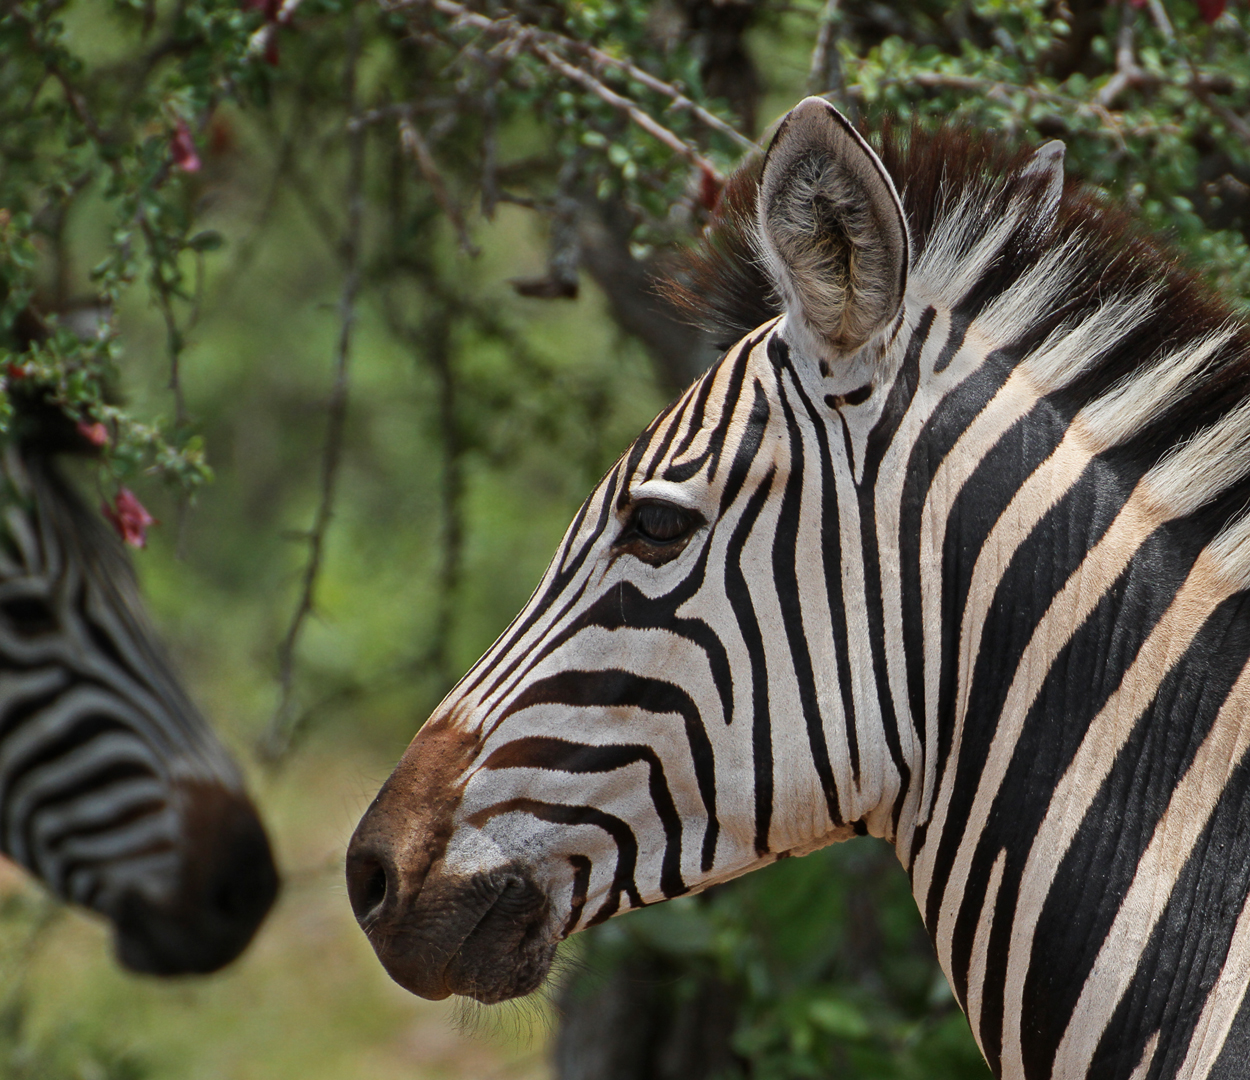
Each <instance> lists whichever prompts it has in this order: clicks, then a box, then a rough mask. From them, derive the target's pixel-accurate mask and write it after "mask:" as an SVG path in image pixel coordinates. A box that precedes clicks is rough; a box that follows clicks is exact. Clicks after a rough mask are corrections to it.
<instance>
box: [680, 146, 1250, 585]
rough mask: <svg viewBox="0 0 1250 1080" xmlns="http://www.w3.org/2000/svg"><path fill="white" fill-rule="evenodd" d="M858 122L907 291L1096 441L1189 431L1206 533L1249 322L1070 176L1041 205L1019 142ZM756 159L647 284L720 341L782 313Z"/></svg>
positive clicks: (1151, 445) (1244, 488)
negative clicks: (904, 258) (885, 182)
mask: <svg viewBox="0 0 1250 1080" xmlns="http://www.w3.org/2000/svg"><path fill="white" fill-rule="evenodd" d="M864 134H865V137H866V138H867V139H868V140H869V142H870V143H871V144H872V145H873V147H874V149H875V150H876V151H877V153H878V154H879V156H880V157H881V160H882V162H883V163H884V165H885V167H886V169H887V171H888V172H889V174H890V175H891V177H892V178H893V179H894V182H895V185H896V187H897V188H898V190H899V193H900V196H901V198H902V202H903V208H904V212H905V214H906V217H907V223H908V229H909V232H910V239H911V257H912V267H913V270H912V273H911V275H910V280H909V284H908V293H909V294H910V295H913V296H918V297H920V298H922V299H924V298H931V299H932V301H933V302H934V303H937V304H944V305H948V306H949V307H950V309H951V316H952V319H953V320H957V321H963V322H964V324H965V325H967V323H968V322H971V321H972V320H974V319H976V320H978V324H977V325H978V327H979V328H982V329H985V330H987V331H988V333H987V335H986V336H987V341H988V342H989V345H990V347H991V348H992V349H994V351H995V352H996V354H997V355H998V356H999V357H1000V358H1004V359H1006V360H1007V362H1009V363H1011V364H1013V365H1017V366H1018V365H1021V364H1023V365H1025V366H1026V370H1027V371H1028V373H1029V374H1030V375H1031V376H1035V382H1036V384H1037V386H1038V387H1039V389H1040V390H1041V391H1042V392H1043V393H1045V394H1046V395H1047V396H1048V398H1049V400H1050V401H1051V402H1052V403H1053V404H1054V405H1055V406H1056V407H1057V408H1059V409H1060V410H1061V411H1062V412H1064V413H1066V414H1067V415H1068V416H1069V417H1070V418H1071V417H1074V416H1076V415H1077V414H1078V413H1082V412H1083V411H1084V418H1086V419H1090V420H1097V421H1098V422H1099V423H1101V424H1102V425H1104V426H1105V427H1108V429H1109V430H1112V431H1113V433H1114V438H1111V439H1110V441H1108V442H1107V443H1106V448H1107V449H1108V450H1110V451H1112V453H1114V454H1126V455H1129V456H1130V458H1131V460H1132V461H1134V462H1135V463H1137V464H1138V465H1144V466H1146V467H1150V466H1152V465H1155V464H1157V463H1159V462H1160V461H1162V459H1164V458H1165V457H1168V456H1169V455H1171V457H1179V451H1180V450H1181V449H1183V448H1185V447H1186V446H1189V445H1190V444H1197V443H1199V442H1201V443H1203V445H1204V452H1205V454H1206V461H1205V462H1204V463H1202V466H1203V467H1205V468H1207V469H1210V468H1212V467H1216V466H1218V469H1219V471H1220V472H1221V473H1222V477H1223V481H1222V483H1221V484H1220V486H1219V487H1218V488H1217V489H1215V490H1214V491H1212V492H1211V498H1210V499H1209V500H1208V501H1207V502H1206V503H1205V504H1204V505H1203V508H1202V509H1201V514H1203V515H1207V516H1208V518H1209V519H1210V520H1209V521H1208V523H1207V528H1206V529H1204V530H1203V531H1206V532H1207V533H1208V535H1212V534H1213V532H1214V531H1218V530H1219V529H1220V528H1221V527H1223V526H1224V525H1226V524H1227V523H1228V522H1229V521H1230V520H1231V519H1232V518H1233V517H1234V516H1236V515H1238V514H1239V513H1240V512H1241V510H1243V509H1244V508H1245V506H1246V505H1247V504H1248V503H1250V483H1248V482H1247V480H1246V477H1247V475H1248V474H1250V446H1247V445H1246V444H1247V442H1250V330H1248V328H1247V325H1246V323H1245V320H1244V319H1242V318H1240V317H1238V316H1237V315H1235V314H1234V312H1233V310H1232V308H1231V307H1230V306H1229V305H1228V303H1227V302H1225V301H1224V300H1223V299H1222V298H1221V297H1219V296H1218V294H1217V293H1216V292H1215V290H1214V289H1212V288H1211V287H1210V286H1208V285H1207V284H1206V283H1204V282H1203V281H1202V280H1201V279H1199V278H1198V277H1197V276H1196V275H1195V274H1194V273H1193V272H1191V271H1189V270H1188V269H1186V268H1185V267H1183V266H1182V264H1181V262H1180V260H1179V258H1178V257H1177V255H1176V253H1175V252H1174V251H1173V250H1171V249H1169V248H1168V247H1167V246H1166V245H1165V244H1164V243H1163V242H1161V241H1160V240H1159V239H1158V238H1156V237H1154V236H1151V235H1150V234H1148V233H1147V231H1146V230H1145V229H1144V228H1143V227H1142V226H1141V225H1140V224H1139V223H1138V222H1136V221H1135V220H1133V219H1132V218H1131V217H1130V215H1129V214H1128V213H1126V212H1125V211H1124V210H1122V209H1120V208H1118V207H1116V206H1114V205H1112V204H1111V203H1109V202H1108V201H1107V199H1106V198H1105V197H1103V196H1101V195H1100V194H1098V193H1096V192H1093V191H1091V190H1090V189H1088V188H1086V187H1084V186H1083V185H1082V184H1080V183H1078V182H1076V181H1074V180H1072V179H1069V180H1067V181H1066V182H1065V184H1064V187H1063V191H1062V194H1061V196H1060V198H1059V201H1058V205H1057V207H1056V206H1055V205H1054V202H1053V199H1054V192H1053V190H1051V189H1049V187H1048V184H1047V182H1046V181H1045V178H1044V177H1042V176H1041V175H1039V173H1038V172H1037V170H1031V169H1030V168H1029V163H1030V161H1031V160H1032V153H1031V151H1030V150H1029V149H1027V148H1025V149H1018V148H1015V147H1013V146H1011V145H1010V144H1009V143H1008V142H1006V141H1005V140H1003V139H1001V138H999V137H995V136H992V135H985V134H981V133H977V132H974V131H970V130H969V129H967V128H965V127H959V126H955V125H946V126H943V127H940V128H938V129H937V130H934V131H925V130H923V129H921V128H919V127H916V126H912V127H909V128H902V127H901V126H898V125H894V124H889V123H887V124H886V125H884V127H883V128H882V130H880V131H878V132H868V131H865V132H864ZM760 170H761V159H760V158H759V157H758V156H755V157H753V158H751V159H749V160H748V161H747V162H745V163H744V164H743V165H742V166H741V167H740V168H739V169H738V170H737V171H736V172H735V173H734V175H733V176H732V177H731V178H730V180H729V181H728V183H727V185H726V187H725V189H724V192H723V194H722V197H721V202H720V204H719V206H718V209H717V212H716V214H715V216H714V218H713V220H712V222H711V224H710V225H709V226H708V228H707V229H706V230H705V233H704V235H703V237H702V239H701V241H700V243H699V244H698V245H697V246H696V247H695V248H693V249H691V250H690V251H687V252H685V253H683V254H682V255H680V256H678V257H677V258H676V259H675V260H674V262H673V263H672V264H671V266H670V272H669V274H668V277H667V280H666V281H665V282H663V283H662V284H661V286H660V290H661V292H662V293H663V294H664V295H665V296H666V297H667V299H668V300H669V301H670V302H672V303H673V304H674V305H675V306H676V307H677V309H678V310H679V311H680V312H681V313H682V314H683V315H684V316H685V317H686V318H688V319H689V320H690V321H692V322H694V323H696V324H697V325H700V326H702V327H703V328H704V329H705V330H707V331H708V332H709V333H711V334H712V335H713V336H714V338H715V339H716V340H717V341H718V342H719V343H723V344H724V345H725V346H728V344H730V343H732V342H733V341H736V340H738V339H739V338H740V337H741V336H743V335H744V334H746V333H747V332H749V331H750V330H752V329H754V328H755V327H757V326H759V325H760V324H761V323H763V322H765V321H767V320H768V319H769V318H772V317H773V316H775V315H777V314H780V312H781V310H782V306H781V300H780V297H779V296H778V295H777V294H776V292H775V290H774V288H773V286H772V283H771V281H770V279H769V278H768V276H767V275H766V273H765V271H764V267H763V264H762V262H761V260H760V259H759V257H758V255H757V254H756V251H757V247H756V240H755V230H756V215H755V208H756V198H757V194H758V190H759V183H760ZM1116 425H1119V426H1118V427H1117V426H1116ZM1198 450H1199V448H1198V447H1197V446H1196V445H1193V446H1191V453H1190V455H1189V457H1190V459H1193V458H1195V457H1196V456H1197V454H1198ZM1190 466H1191V467H1197V466H1196V465H1195V463H1194V462H1193V461H1192V460H1191V461H1190ZM1178 476H1182V479H1181V480H1180V481H1179V483H1180V484H1181V485H1183V484H1184V483H1186V482H1188V480H1189V479H1190V478H1191V473H1190V472H1186V471H1185V470H1184V469H1179V466H1178ZM1178 490H1179V489H1178ZM1194 512H1195V513H1197V512H1198V510H1197V509H1195V511H1194ZM1211 515H1214V516H1213V517H1212V516H1211ZM1243 531H1246V533H1247V547H1246V548H1245V549H1244V552H1243V555H1244V560H1243V559H1242V558H1241V557H1239V559H1238V561H1239V562H1240V561H1244V562H1245V564H1246V566H1247V567H1250V527H1248V528H1247V529H1245V530H1243ZM1248 573H1250V571H1248Z"/></svg>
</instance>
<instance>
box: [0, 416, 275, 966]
mask: <svg viewBox="0 0 1250 1080" xmlns="http://www.w3.org/2000/svg"><path fill="white" fill-rule="evenodd" d="M16 432H17V434H16V437H15V438H14V439H12V440H11V441H10V442H9V443H8V444H7V445H6V446H5V447H4V448H3V451H2V456H0V851H3V852H4V854H5V855H7V856H9V857H10V858H12V859H13V860H14V861H16V862H18V863H20V864H21V865H22V866H24V867H26V868H27V869H28V870H30V871H31V872H32V873H34V874H35V875H36V876H38V877H39V878H41V879H42V880H43V881H44V882H45V883H46V884H47V885H48V887H49V888H50V889H51V890H52V891H53V892H54V893H56V895H58V896H59V897H61V898H63V899H65V900H68V901H71V902H73V903H75V904H80V905H82V906H84V907H87V908H90V909H92V910H94V911H96V912H99V913H100V914H101V915H103V916H105V917H106V918H107V919H108V920H109V921H110V922H111V923H112V924H113V927H114V931H115V939H116V950H117V955H118V958H119V959H120V961H121V962H122V964H124V965H125V966H126V967H128V968H130V969H132V970H134V971H140V972H147V973H152V974H158V975H175V974H182V973H198V972H209V971H214V970H216V969H217V968H220V967H221V966H222V965H224V964H226V963H228V962H229V961H231V960H232V959H234V958H235V957H236V956H237V955H238V954H239V953H240V952H241V951H242V950H243V948H244V947H245V946H246V945H247V943H248V942H249V941H250V940H251V938H252V935H253V934H254V933H255V931H256V929H257V927H258V926H259V924H260V922H261V920H262V919H263V918H264V916H265V914H266V913H267V911H268V910H269V907H270V905H271V904H272V902H273V899H274V896H275V895H276V891H277V886H278V878H277V873H276V871H275V868H274V864H273V858H272V855H271V852H270V848H269V841H268V839H267V837H266V835H265V831H264V828H263V826H262V825H261V823H260V820H259V818H258V817H257V814H256V811H255V809H254V807H253V806H252V804H251V802H250V800H249V799H248V797H247V794H246V792H245V791H244V788H243V781H242V777H241V775H240V773H239V770H238V768H237V767H236V766H235V764H234V762H233V761H232V760H231V759H230V757H229V755H228V754H227V753H226V751H225V750H224V749H223V747H222V746H221V744H220V743H219V742H218V741H217V739H216V737H215V736H214V735H213V733H212V732H211V730H210V729H209V727H208V725H207V724H206V723H205V721H204V719H203V717H202V716H201V715H200V713H199V712H198V711H197V709H196V708H195V706H194V705H192V703H191V702H190V700H189V699H188V698H187V695H186V693H185V692H184V691H183V689H182V686H181V684H180V683H179V681H178V679H177V678H176V676H175V675H174V674H173V671H172V669H171V667H170V664H169V661H168V659H167V658H166V656H165V653H164V651H163V650H162V648H161V646H160V645H159V643H158V642H157V639H156V634H155V632H154V630H153V628H152V626H151V624H150V623H149V621H148V618H147V616H146V614H145V612H144V610H143V606H142V603H141V600H140V597H139V593H138V587H137V582H136V580H135V576H134V572H133V570H132V568H131V566H130V563H129V561H128V559H127V557H126V555H125V552H124V550H123V547H122V544H121V542H120V540H119V539H118V537H117V536H116V535H115V534H114V533H113V531H112V530H111V529H110V528H109V527H108V526H107V525H106V524H105V523H104V521H103V520H102V519H101V518H100V516H99V515H98V514H96V513H95V512H93V511H92V510H90V509H88V508H87V507H86V506H85V505H84V503H83V502H82V500H81V498H80V497H79V496H78V495H77V494H76V492H75V491H74V490H73V488H72V487H71V486H70V485H69V483H68V482H67V481H65V480H64V479H63V478H62V477H61V475H60V474H59V472H58V471H57V469H56V467H55V466H54V464H53V461H52V457H53V456H54V455H56V454H58V453H62V452H65V451H69V452H71V453H72V452H83V451H85V450H86V449H87V448H86V447H84V446H82V445H80V443H81V440H80V439H78V436H77V435H76V433H75V432H74V430H73V428H72V425H69V424H68V423H67V422H66V421H64V419H63V418H62V417H60V415H59V414H57V413H55V412H54V411H53V410H50V409H46V408H44V407H42V406H40V405H38V404H31V403H25V404H21V403H19V411H18V416H17V420H16Z"/></svg>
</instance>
